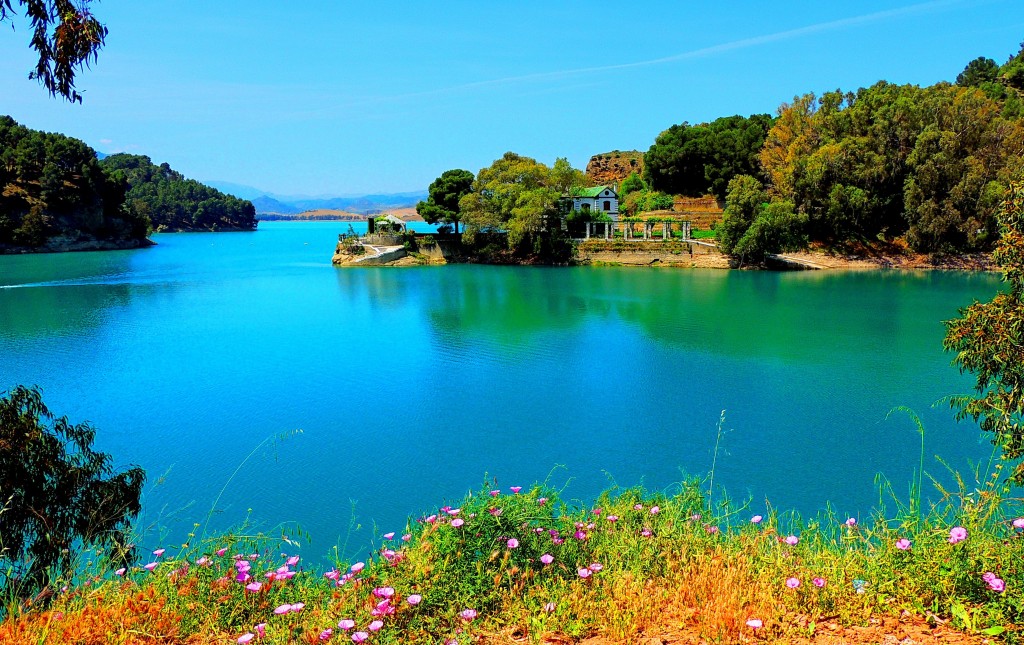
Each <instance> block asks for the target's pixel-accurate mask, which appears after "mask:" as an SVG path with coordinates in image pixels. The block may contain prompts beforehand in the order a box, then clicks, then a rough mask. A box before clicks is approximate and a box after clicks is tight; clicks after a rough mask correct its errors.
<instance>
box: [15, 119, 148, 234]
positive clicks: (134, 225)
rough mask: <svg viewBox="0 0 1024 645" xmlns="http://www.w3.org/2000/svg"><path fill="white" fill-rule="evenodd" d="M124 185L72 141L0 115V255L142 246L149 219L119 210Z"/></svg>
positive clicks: (84, 147) (88, 150)
mask: <svg viewBox="0 0 1024 645" xmlns="http://www.w3.org/2000/svg"><path fill="white" fill-rule="evenodd" d="M127 189H128V185H127V183H126V182H125V180H124V177H123V176H122V175H118V174H114V175H109V174H108V173H106V172H104V171H103V169H102V168H101V167H100V165H99V162H98V161H97V159H96V152H95V151H94V150H93V149H92V148H90V147H89V146H87V145H86V144H85V143H83V142H81V141H79V140H78V139H72V138H70V137H66V136H64V135H61V134H52V133H47V132H40V131H38V130H31V129H29V128H26V127H24V126H22V125H19V124H18V123H17V122H16V121H14V119H12V118H11V117H9V116H2V117H0V253H3V252H11V251H20V250H44V251H46V250H52V251H59V250H75V249H90V248H132V247H137V246H142V245H145V244H147V241H146V236H147V234H148V233H149V220H148V219H147V218H146V217H145V215H144V214H142V213H139V212H138V211H134V210H132V209H129V208H126V207H125V192H126V191H127Z"/></svg>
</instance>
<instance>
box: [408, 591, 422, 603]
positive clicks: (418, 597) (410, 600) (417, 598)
mask: <svg viewBox="0 0 1024 645" xmlns="http://www.w3.org/2000/svg"><path fill="white" fill-rule="evenodd" d="M422 600H423V596H421V595H419V594H418V593H414V594H412V595H410V596H409V597H408V598H406V599H405V601H406V602H407V603H409V604H410V605H418V604H420V602H422Z"/></svg>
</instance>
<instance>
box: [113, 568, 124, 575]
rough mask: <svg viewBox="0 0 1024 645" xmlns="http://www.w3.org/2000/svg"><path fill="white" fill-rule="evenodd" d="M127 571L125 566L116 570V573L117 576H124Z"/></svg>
mask: <svg viewBox="0 0 1024 645" xmlns="http://www.w3.org/2000/svg"><path fill="white" fill-rule="evenodd" d="M126 571H127V569H125V568H124V567H121V568H120V569H118V570H117V571H115V572H114V575H115V576H123V575H124V574H125V572H126Z"/></svg>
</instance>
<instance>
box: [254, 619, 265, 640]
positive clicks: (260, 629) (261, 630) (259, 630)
mask: <svg viewBox="0 0 1024 645" xmlns="http://www.w3.org/2000/svg"><path fill="white" fill-rule="evenodd" d="M253 629H255V630H256V635H257V636H259V637H260V638H266V636H267V624H266V623H260V624H259V625H256V626H255V627H253Z"/></svg>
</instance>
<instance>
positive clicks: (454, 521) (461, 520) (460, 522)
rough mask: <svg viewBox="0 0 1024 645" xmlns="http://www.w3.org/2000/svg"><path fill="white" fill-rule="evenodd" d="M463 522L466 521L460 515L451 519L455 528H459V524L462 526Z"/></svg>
mask: <svg viewBox="0 0 1024 645" xmlns="http://www.w3.org/2000/svg"><path fill="white" fill-rule="evenodd" d="M465 523H466V521H465V520H464V519H462V518H461V517H457V518H455V519H454V520H452V526H454V527H455V528H459V527H460V526H462V525H463V524H465Z"/></svg>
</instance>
